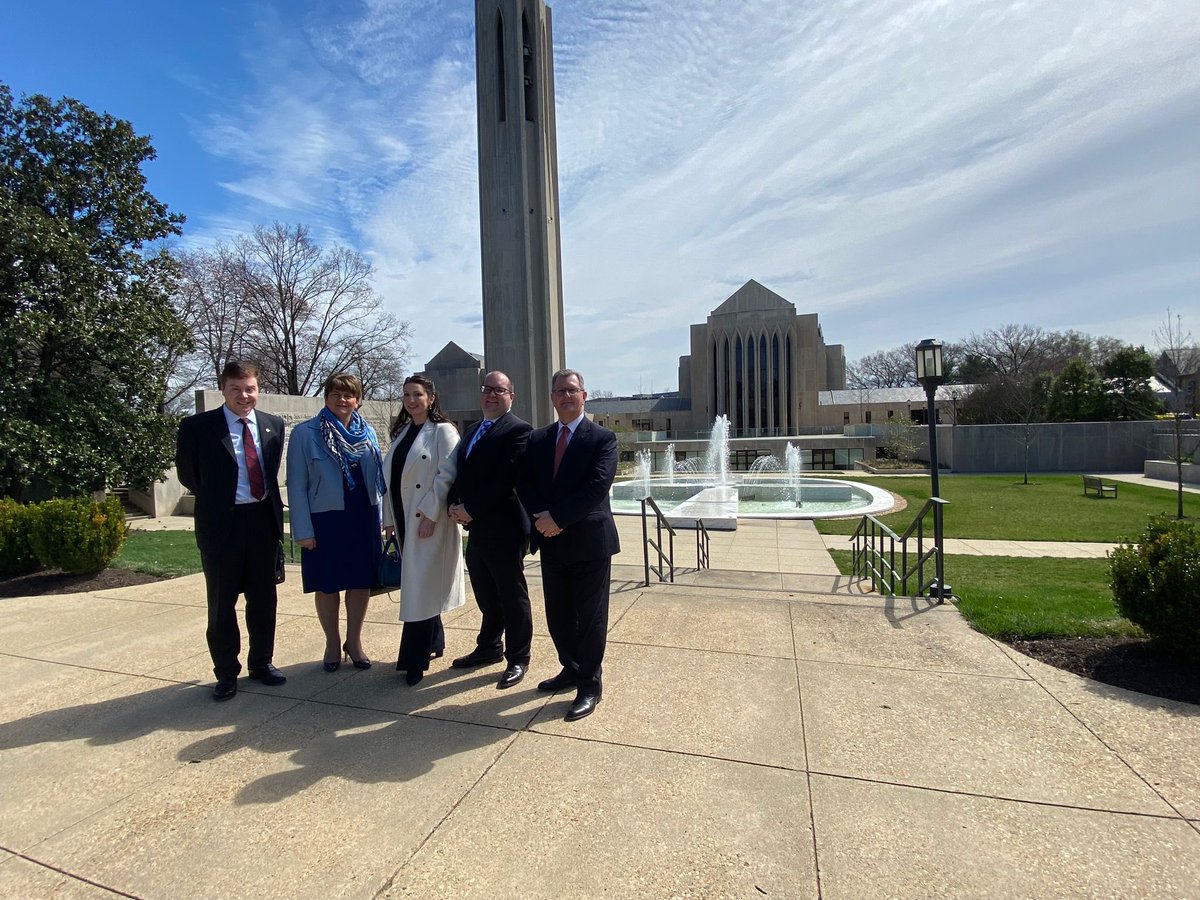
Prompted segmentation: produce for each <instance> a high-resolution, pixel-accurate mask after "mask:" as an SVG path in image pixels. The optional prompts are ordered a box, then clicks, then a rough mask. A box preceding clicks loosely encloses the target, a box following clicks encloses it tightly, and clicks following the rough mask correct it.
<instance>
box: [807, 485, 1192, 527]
mask: <svg viewBox="0 0 1200 900" xmlns="http://www.w3.org/2000/svg"><path fill="white" fill-rule="evenodd" d="M940 481H941V492H942V496H943V497H944V498H945V499H946V500H948V501H949V502H950V505H949V506H947V507H946V537H952V538H978V539H981V540H1026V541H1100V542H1104V543H1115V542H1117V541H1122V540H1128V539H1131V538H1135V537H1136V536H1137V535H1138V534H1139V533H1140V532H1141V530H1142V528H1143V527H1144V526H1145V524H1146V519H1147V518H1148V517H1150V516H1153V515H1156V514H1159V513H1167V514H1168V515H1173V514H1174V512H1175V492H1174V491H1170V490H1164V489H1162V488H1155V487H1146V486H1143V485H1140V484H1123V483H1118V489H1119V490H1118V496H1117V497H1116V499H1113V498H1111V497H1106V498H1104V499H1100V498H1098V497H1096V496H1094V495H1092V496H1088V497H1085V496H1084V495H1083V479H1082V478H1081V477H1080V476H1079V475H1037V476H1030V483H1029V484H1022V483H1021V475H1019V474H1017V475H943V476H942V477H941V479H940ZM869 483H870V484H874V485H878V486H879V487H882V488H886V489H887V490H889V491H893V492H894V493H897V494H899V495H900V496H902V497H904V499H905V500H907V501H908V508H907V509H905V510H902V511H901V512H898V513H891V514H889V515H886V516H879V517H878V518H879V520H880V521H882V522H884V523H885V524H886V525H888V527H890V528H892V529H894V530H895V531H896V532H897V533H903V531H904V529H905V528H907V527H908V526H909V524H911V522H912V521H913V518H914V517H915V516H916V514H917V512H919V511H920V509H921V506H922V505H923V504H924V503H925V501H926V500H928V499H929V480H928V479H926V478H895V477H893V478H872V479H870V482H869ZM1184 514H1185V515H1186V516H1187V517H1188V518H1191V519H1197V518H1200V495H1198V494H1187V495H1186V496H1185V497H1184ZM859 521H860V520H859V519H820V520H817V523H816V525H817V530H818V531H820V532H821V533H823V534H850V533H851V532H852V531H854V529H855V528H856V527H857V526H858V523H859Z"/></svg>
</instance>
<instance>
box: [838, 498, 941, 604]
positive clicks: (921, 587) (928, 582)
mask: <svg viewBox="0 0 1200 900" xmlns="http://www.w3.org/2000/svg"><path fill="white" fill-rule="evenodd" d="M948 502H949V501H946V500H943V499H942V498H941V497H932V498H930V499H929V500H927V501H926V502H925V505H924V506H923V507H921V511H920V512H918V513H917V516H916V518H915V519H913V521H912V524H910V525H909V526H908V528H906V529H905V531H904V534H896V532H895V531H893V530H892V529H891V528H889V527H888V526H887V525H885V524H883V522H880V521H879V520H878V519H876V518H875V517H874V516H863V517H862V521H861V522H859V524H858V527H857V528H855V529H854V533H853V534H852V535H851V537H850V540H851V544H852V546H851V562H852V571H853V575H854V577H855V578H870V580H871V587H872V588H873V589H874V590H876V591H878V592H879V593H881V594H887V595H889V596H893V597H894V596H896V594H897V593H899V594H903V595H905V596H919V595H924V594H926V593H929V595H930V596H933V597H935V599H936V600H937V602H938V603H944V602H945V600H946V596H947V595H946V589H945V584H946V578H945V554H944V553H943V551H942V547H943V540H942V536H943V534H944V533H945V532H944V528H943V523H944V509H945V506H946V504H947V503H948ZM931 513H932V516H931V515H930V514H931ZM928 518H932V519H933V522H932V526H933V528H932V530H933V534H932V535H930V536H929V537H931V538H932V542H931V544H930V546H929V548H928V549H926V540H927V537H926V519H928ZM914 533H915V534H916V541H915V543H916V548H915V553H914V552H912V551H910V549H909V540H910V539H911V538H912V537H913V534H914ZM897 545H899V547H898V549H899V551H900V561H899V565H897V563H896V551H897ZM910 556H911V557H912V561H911V562H910ZM931 560H932V562H933V573H932V577H929V578H926V572H927V568H928V566H929V563H930V561H931ZM910 581H911V582H914V583H915V586H916V590H915V591H910V590H909V583H910Z"/></svg>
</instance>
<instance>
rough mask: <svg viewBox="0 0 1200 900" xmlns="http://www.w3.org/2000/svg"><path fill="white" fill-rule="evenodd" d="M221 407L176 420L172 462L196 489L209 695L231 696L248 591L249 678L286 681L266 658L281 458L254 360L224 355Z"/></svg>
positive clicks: (279, 424) (279, 526) (280, 426)
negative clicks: (242, 601) (242, 602)
mask: <svg viewBox="0 0 1200 900" xmlns="http://www.w3.org/2000/svg"><path fill="white" fill-rule="evenodd" d="M218 384H219V386H220V388H221V393H222V395H224V397H225V402H224V403H223V404H222V405H221V408H220V409H214V410H210V411H208V412H203V413H197V414H196V415H194V416H188V417H187V418H186V419H184V420H183V421H182V422H180V423H179V439H178V442H177V444H176V447H175V467H176V468H177V469H178V471H179V480H180V481H182V482H183V484H184V485H185V486H186V487H187V488H188V489H189V490H190V491H191V492H192V493H193V494H195V495H196V543H197V545H199V547H200V564H201V566H202V567H203V569H204V581H205V584H206V586H207V588H208V632H207V637H208V652H209V654H210V655H211V656H212V661H213V673H214V674H215V675H216V676H217V686H216V688H215V689H214V690H213V697H214V698H215V699H217V700H228V699H230V698H231V697H233V696H234V694H236V693H237V676H238V673H239V672H240V671H241V669H242V666H241V663H240V662H238V653H239V652H240V650H241V634H240V633H239V632H238V621H237V598H238V594H242V593H244V594H245V595H246V631H247V632H248V633H249V636H250V650H249V653H248V654H247V656H246V667H247V669H249V675H250V677H251V678H253V679H254V680H256V681H260V682H262V683H263V684H267V685H277V684H283V683H284V682H285V681H287V678H286V677H285V676H284V675H283V673H282V672H280V671H279V670H278V669H277V668H275V666H274V665H273V664H272V657H273V656H274V653H275V607H276V602H277V600H276V594H275V568H276V566H275V564H276V557H277V554H278V549H279V539H280V537H281V535H282V534H283V501H282V498H281V497H280V496H279V463H280V460H281V459H282V458H283V431H284V422H283V419H281V418H280V417H279V416H272V415H269V414H267V413H262V412H257V411H256V410H255V409H254V407H255V405H256V404H257V403H258V367H257V366H255V365H254V364H252V363H246V362H230V363H228V364H227V365H226V366H225V368H224V370H223V371H222V372H221V378H220V381H219V382H218Z"/></svg>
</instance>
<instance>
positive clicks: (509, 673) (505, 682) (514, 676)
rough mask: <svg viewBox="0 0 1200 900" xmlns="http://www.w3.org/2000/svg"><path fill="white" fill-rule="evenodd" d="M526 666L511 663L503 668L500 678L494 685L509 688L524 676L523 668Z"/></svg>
mask: <svg viewBox="0 0 1200 900" xmlns="http://www.w3.org/2000/svg"><path fill="white" fill-rule="evenodd" d="M526 668H527V667H526V666H525V665H524V664H522V663H513V664H512V665H510V666H509V667H508V668H507V669H505V670H504V674H503V675H501V676H500V680H499V681H497V682H496V687H498V688H500V689H501V690H503V689H504V688H510V687H512V686H513V685H514V684H516V683H517V682H519V681H520V680H521V679H522V678H524V677H525V669H526Z"/></svg>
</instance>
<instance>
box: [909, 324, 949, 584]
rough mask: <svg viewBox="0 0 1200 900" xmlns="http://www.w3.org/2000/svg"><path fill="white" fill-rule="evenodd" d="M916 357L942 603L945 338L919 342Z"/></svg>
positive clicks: (943, 574) (927, 339)
mask: <svg viewBox="0 0 1200 900" xmlns="http://www.w3.org/2000/svg"><path fill="white" fill-rule="evenodd" d="M916 357H917V358H916V363H917V381H918V382H919V383H920V385H921V387H923V388H925V400H926V410H927V412H926V419H927V422H928V425H929V481H930V497H931V498H932V499H933V502H934V509H933V542H934V546H935V547H936V548H937V580H936V581H934V583H933V584H932V585H930V590H929V592H930V596H932V597H935V598H937V601H938V603H942V602H944V600H945V598H946V597H948V596H950V593H951V590H950V585H948V584H946V579H945V577H944V576H945V570H944V566H943V552H942V550H943V539H942V505H943V503H942V499H941V488H940V486H939V484H938V452H937V404H936V403H935V395H936V394H937V389H938V386H939V385H941V384H943V383H944V382H945V381H946V370H945V367H944V365H943V363H942V342H941V341H935V340H933V339H931V338H926V339H925V340H923V341H921V343H919V344H917V349H916Z"/></svg>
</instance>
